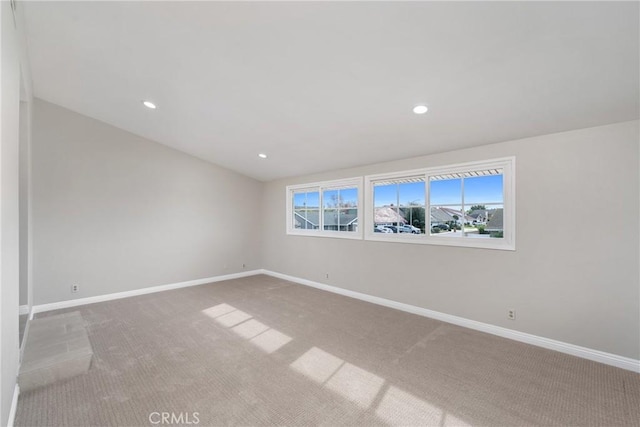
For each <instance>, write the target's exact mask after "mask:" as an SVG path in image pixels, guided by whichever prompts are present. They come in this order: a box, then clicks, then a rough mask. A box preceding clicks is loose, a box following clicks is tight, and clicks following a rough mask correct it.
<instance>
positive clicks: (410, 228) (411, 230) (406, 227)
mask: <svg viewBox="0 0 640 427" xmlns="http://www.w3.org/2000/svg"><path fill="white" fill-rule="evenodd" d="M400 232H401V233H411V234H420V233H422V231H420V229H419V228H418V227H414V226H413V225H403V226H401V227H400Z"/></svg>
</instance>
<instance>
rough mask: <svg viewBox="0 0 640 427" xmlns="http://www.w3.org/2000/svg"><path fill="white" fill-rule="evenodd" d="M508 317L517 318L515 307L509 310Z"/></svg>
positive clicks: (510, 318)
mask: <svg viewBox="0 0 640 427" xmlns="http://www.w3.org/2000/svg"><path fill="white" fill-rule="evenodd" d="M507 319H509V320H516V311H515V310H514V309H513V308H511V309H509V310H507Z"/></svg>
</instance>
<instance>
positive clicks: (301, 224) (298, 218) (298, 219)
mask: <svg viewBox="0 0 640 427" xmlns="http://www.w3.org/2000/svg"><path fill="white" fill-rule="evenodd" d="M305 227H306V211H305V210H304V209H296V210H294V212H293V228H305Z"/></svg>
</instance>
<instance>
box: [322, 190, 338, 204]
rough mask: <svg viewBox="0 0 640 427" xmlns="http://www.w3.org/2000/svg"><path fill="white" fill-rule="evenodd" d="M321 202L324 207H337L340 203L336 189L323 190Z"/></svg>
mask: <svg viewBox="0 0 640 427" xmlns="http://www.w3.org/2000/svg"><path fill="white" fill-rule="evenodd" d="M322 204H323V205H324V208H325V209H326V208H337V207H338V206H339V205H340V196H339V193H338V190H324V192H323V193H322Z"/></svg>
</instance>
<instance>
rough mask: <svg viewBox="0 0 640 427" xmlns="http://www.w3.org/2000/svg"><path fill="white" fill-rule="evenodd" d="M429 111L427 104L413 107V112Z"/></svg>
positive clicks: (422, 112)
mask: <svg viewBox="0 0 640 427" xmlns="http://www.w3.org/2000/svg"><path fill="white" fill-rule="evenodd" d="M427 111H429V109H428V108H427V106H426V105H416V106H415V107H413V112H414V113H416V114H424V113H426V112H427Z"/></svg>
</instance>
